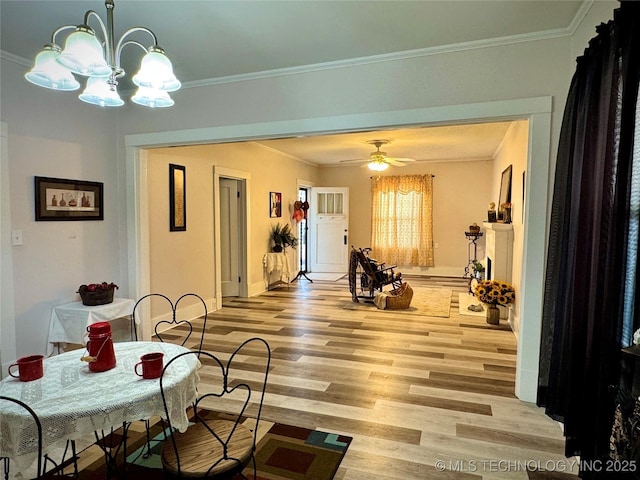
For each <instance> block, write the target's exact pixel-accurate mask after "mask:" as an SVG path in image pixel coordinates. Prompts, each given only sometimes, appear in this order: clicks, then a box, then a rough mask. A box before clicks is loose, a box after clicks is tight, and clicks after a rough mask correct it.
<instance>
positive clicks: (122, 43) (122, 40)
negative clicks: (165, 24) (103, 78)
mask: <svg viewBox="0 0 640 480" xmlns="http://www.w3.org/2000/svg"><path fill="white" fill-rule="evenodd" d="M135 32H146V33H148V34H149V35H151V38H153V46H154V47H157V46H158V38H157V37H156V34H155V33H153V32H152V31H151V30H149V29H148V28H147V27H131V28H130V29H129V30H127V31H126V32H124V33H123V34H122V36H121V37H120V40H118V44H117V45H116V49H115V52H116V57H117V59H118V65H119V64H120V53H122V49H123V48H124V46H125V45H127V44H129V43H136V44H138V45H140V46H141V47H142V48H143V49H144V51H145V52H147V51H148V50H147V48H146V47H144V46H142V44H140V43H139V42H135V41H133V40H129V41H127V42H125V39H126V38H127V37H128V36H129V35H131V34H132V33H135Z"/></svg>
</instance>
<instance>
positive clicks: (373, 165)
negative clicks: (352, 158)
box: [367, 160, 389, 172]
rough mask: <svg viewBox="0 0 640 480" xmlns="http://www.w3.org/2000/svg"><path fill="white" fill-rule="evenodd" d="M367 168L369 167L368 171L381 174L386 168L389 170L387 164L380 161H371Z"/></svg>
mask: <svg viewBox="0 0 640 480" xmlns="http://www.w3.org/2000/svg"><path fill="white" fill-rule="evenodd" d="M367 167H369V170H373V171H375V172H382V171H384V170H386V169H387V168H389V164H388V163H386V162H384V161H382V160H372V161H371V162H369V163H368V164H367Z"/></svg>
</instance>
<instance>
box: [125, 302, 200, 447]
mask: <svg viewBox="0 0 640 480" xmlns="http://www.w3.org/2000/svg"><path fill="white" fill-rule="evenodd" d="M155 297H159V298H161V299H164V300H166V301H167V302H168V303H169V305H170V307H171V320H160V321H159V322H158V323H156V325H155V327H154V329H153V332H154V334H155V337H156V338H157V339H158V340H160V341H161V342H172V343H173V341H175V342H176V343H179V344H180V345H182V346H187V345H186V343H187V342H188V341H189V339H190V338H191V335H192V334H193V332H194V323H193V321H192V320H176V315H177V309H178V305H179V304H180V302H181V301H182V300H184V299H185V298H190V297H194V298H196V299H197V300H198V301H199V302H200V303H201V304H202V308H203V311H204V315H203V317H202V330H201V331H200V339H199V342H198V344H197V350H198V351H201V350H202V344H203V342H204V334H205V332H206V329H207V313H208V312H207V304H206V303H205V301H204V300H203V298H202V297H201V296H199V295H197V294H195V293H185V294H184V295H182V296H180V297H179V298H178V299H177V300H176V301H175V303H174V302H172V301H171V299H170V298H169V297H167V296H166V295H163V294H162V293H149V294H147V295H144V296H143V297H140V299H139V300H138V301H137V302H136V304H135V305H134V306H133V312H132V314H131V325H132V326H133V328H134V332H135V340H138V331H137V329H135V325H136V312H137V311H138V307H139V306H140V305H141V303H142V302H143V301H144V300H146V299H149V300H150V299H152V298H155ZM147 303H149V302H147ZM144 423H145V429H146V431H147V451H146V453H145V458H146V457H148V456H150V455H151V432H150V430H149V429H150V423H149V420H145V421H144Z"/></svg>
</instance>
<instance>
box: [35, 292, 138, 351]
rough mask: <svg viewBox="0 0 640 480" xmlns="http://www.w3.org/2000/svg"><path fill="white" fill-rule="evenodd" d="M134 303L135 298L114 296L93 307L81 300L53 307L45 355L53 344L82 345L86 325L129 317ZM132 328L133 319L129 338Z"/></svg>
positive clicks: (51, 349) (84, 338) (51, 348)
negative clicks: (109, 300) (110, 299)
mask: <svg viewBox="0 0 640 480" xmlns="http://www.w3.org/2000/svg"><path fill="white" fill-rule="evenodd" d="M135 303H136V302H135V300H132V299H130V298H114V299H113V302H112V303H107V304H106V305H96V306H93V307H90V306H87V305H83V304H82V302H81V301H78V302H72V303H65V304H64V305H57V306H55V307H53V309H52V310H51V319H50V321H49V339H48V343H47V356H50V355H51V354H52V353H53V348H54V345H55V344H58V345H59V344H61V343H76V344H82V345H84V343H85V340H86V333H87V327H88V326H89V325H91V324H93V323H96V322H111V321H112V320H115V319H117V318H122V317H129V318H130V319H131V314H132V313H133V307H134V305H135ZM137 322H138V321H137V320H136V323H137ZM134 328H135V326H134V324H133V321H131V325H130V333H131V339H133V338H134V335H133V333H134V332H133V329H134Z"/></svg>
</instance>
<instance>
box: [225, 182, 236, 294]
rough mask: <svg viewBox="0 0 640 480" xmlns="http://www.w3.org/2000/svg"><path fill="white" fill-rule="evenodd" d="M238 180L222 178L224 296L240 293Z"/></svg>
mask: <svg viewBox="0 0 640 480" xmlns="http://www.w3.org/2000/svg"><path fill="white" fill-rule="evenodd" d="M239 192H240V188H239V185H238V180H234V179H230V178H221V179H220V253H221V255H220V257H221V258H220V270H221V274H222V275H221V278H222V296H223V297H237V296H238V295H239V294H240V266H239V263H240V262H239V258H240V257H239V255H240V253H239V252H240V250H239V248H238V245H239V235H238V231H239V228H238V227H239V224H238V215H239V213H240V212H239V209H238V203H239V198H240V193H239Z"/></svg>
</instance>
